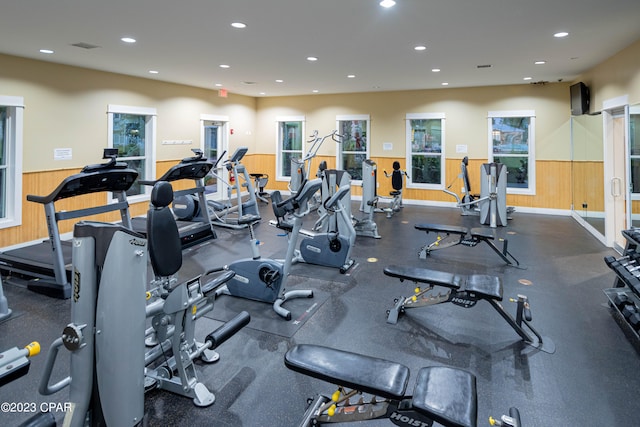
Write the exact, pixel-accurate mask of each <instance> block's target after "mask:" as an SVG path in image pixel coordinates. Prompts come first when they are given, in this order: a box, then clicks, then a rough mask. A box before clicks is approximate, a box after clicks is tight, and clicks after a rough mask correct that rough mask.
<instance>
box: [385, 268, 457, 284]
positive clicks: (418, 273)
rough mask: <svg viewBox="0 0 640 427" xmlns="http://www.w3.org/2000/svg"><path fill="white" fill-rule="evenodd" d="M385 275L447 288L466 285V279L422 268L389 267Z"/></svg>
mask: <svg viewBox="0 0 640 427" xmlns="http://www.w3.org/2000/svg"><path fill="white" fill-rule="evenodd" d="M384 274H385V275H387V276H390V277H395V278H397V279H401V280H411V281H412V282H418V283H429V284H431V285H438V286H445V287H447V288H454V289H458V288H459V287H460V285H461V284H462V283H464V281H463V279H464V277H462V276H458V275H456V274H453V273H447V272H444V271H436V270H429V269H426V268H420V267H408V266H402V265H389V266H387V267H385V268H384Z"/></svg>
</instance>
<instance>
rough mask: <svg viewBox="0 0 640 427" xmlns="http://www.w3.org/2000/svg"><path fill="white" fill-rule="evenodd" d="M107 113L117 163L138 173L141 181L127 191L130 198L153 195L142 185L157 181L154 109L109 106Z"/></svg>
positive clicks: (110, 140) (110, 142)
mask: <svg viewBox="0 0 640 427" xmlns="http://www.w3.org/2000/svg"><path fill="white" fill-rule="evenodd" d="M107 113H108V116H109V126H108V128H109V129H108V132H109V137H108V138H109V139H108V140H109V147H110V148H117V149H118V161H121V162H125V163H127V164H128V165H129V167H130V168H131V169H135V170H137V171H138V180H137V181H136V182H135V183H134V184H133V185H132V186H131V188H130V189H129V190H128V191H127V197H131V196H142V195H145V194H147V193H150V192H151V188H150V187H149V186H145V185H141V184H140V183H139V181H140V180H149V181H152V180H154V179H155V150H154V147H155V129H156V110H155V108H140V107H127V106H123V105H109V109H108V111H107ZM135 199H136V198H135V197H134V198H133V201H134V202H135V201H138V200H135Z"/></svg>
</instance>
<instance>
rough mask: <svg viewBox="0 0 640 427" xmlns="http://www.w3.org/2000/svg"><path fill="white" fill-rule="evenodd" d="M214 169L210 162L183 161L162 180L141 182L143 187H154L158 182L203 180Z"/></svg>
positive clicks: (164, 175)
mask: <svg viewBox="0 0 640 427" xmlns="http://www.w3.org/2000/svg"><path fill="white" fill-rule="evenodd" d="M211 168H213V163H211V162H210V161H208V160H198V161H189V162H185V161H182V162H180V163H178V164H177V165H174V166H171V168H169V170H168V171H166V172H165V173H164V174H163V175H162V176H161V177H160V178H158V179H156V180H154V181H142V180H141V181H139V182H140V184H142V185H150V186H153V185H155V184H156V182H158V181H167V182H173V181H177V180H179V179H202V178H204V177H205V176H207V174H208V173H209V171H210V170H211Z"/></svg>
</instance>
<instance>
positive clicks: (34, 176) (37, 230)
mask: <svg viewBox="0 0 640 427" xmlns="http://www.w3.org/2000/svg"><path fill="white" fill-rule="evenodd" d="M323 160H325V161H326V162H327V164H328V165H329V168H335V157H333V156H318V157H316V158H315V159H314V160H313V163H312V167H311V171H312V173H315V171H316V170H317V168H318V164H319V163H320V162H321V161H323ZM372 160H373V161H374V162H376V164H377V165H378V194H379V195H382V196H386V195H388V194H389V191H391V180H390V179H388V178H385V176H384V174H383V170H384V169H386V170H387V171H391V165H392V164H393V162H394V161H395V160H398V161H400V163H401V164H402V165H403V166H404V167H406V166H405V165H404V163H405V159H404V158H393V157H375V158H372ZM177 161H178V160H167V161H159V162H157V164H156V177H159V176H161V175H162V174H163V173H165V172H166V171H167V170H168V169H169V168H170V167H171V166H173V165H174V164H176V163H177ZM484 162H485V161H484V160H477V159H476V160H473V159H472V160H469V179H470V182H471V187H472V189H473V190H475V189H477V190H478V192H479V189H480V184H479V183H480V165H481V164H482V163H484ZM243 163H244V164H245V166H246V168H247V170H248V171H249V172H250V173H253V172H260V173H266V174H268V175H269V183H268V185H267V190H270V191H271V190H284V191H287V189H288V188H287V182H285V181H276V179H275V177H276V171H275V155H274V154H253V155H247V156H245V158H244V160H243ZM574 165H576V168H575V169H574V184H575V187H576V194H589V193H591V192H594V191H600V190H601V187H602V179H600V180H598V179H596V178H595V177H601V176H602V164H601V162H577V163H574ZM78 172H79V169H61V170H56V171H46V172H33V173H25V174H23V187H22V188H23V189H22V191H23V204H22V226H19V227H11V228H7V229H2V230H0V248H1V247H5V246H11V245H16V244H19V243H23V242H29V241H32V240H37V239H44V238H46V237H47V227H46V223H45V218H44V209H43V208H42V206H41V205H39V204H37V203H32V202H28V201H26V196H27V194H36V195H46V194H49V193H51V191H53V190H54V189H55V188H56V186H57V185H58V184H59V183H60V182H61V181H62V180H63V179H64V178H66V177H67V176H69V175H72V174H74V173H78ZM459 173H460V160H459V159H447V160H446V178H445V184H446V185H450V184H452V183H453V185H452V186H451V189H452V191H454V192H456V193H459V192H460V188H461V186H462V181H460V179H459V178H456V177H457V175H458V174H459ZM580 177H582V178H583V179H580ZM571 178H572V171H571V162H568V161H537V162H536V181H537V182H536V184H537V188H536V195H534V196H527V195H508V196H507V204H508V205H510V206H521V207H528V208H540V209H545V208H546V209H565V210H568V209H570V208H571V182H572V179H571ZM587 178H589V179H587ZM454 181H455V182H454ZM190 186H191V183H189V182H187V181H185V182H175V183H174V187H175V188H176V189H184V188H189V187H190ZM352 194H353V195H361V194H362V191H361V189H360V188H359V187H355V186H354V187H353V188H352ZM106 198H107V195H106V194H104V193H98V194H90V195H85V196H80V197H75V198H73V199H66V200H61V201H59V202H56V210H61V209H66V210H75V209H81V208H83V207H90V206H96V205H101V204H104V203H105V202H106ZM404 199H405V200H412V199H413V200H429V201H439V202H455V200H453V198H452V197H451V196H449V195H448V194H446V193H444V192H443V191H441V190H422V189H410V188H408V189H405V192H404ZM601 202H602V203H604V201H603V200H601ZM592 203H593V204H592ZM147 206H148V204H147V202H140V203H132V204H131V207H130V210H131V215H132V216H138V215H143V214H144V213H145V212H146V210H147ZM578 209H579V207H578ZM634 209H635V208H634ZM589 210H591V211H598V210H604V206H603V205H599V204H598V202H597V201H595V200H594V201H593V202H589ZM638 211H640V207H639V209H638ZM87 219H91V220H95V221H118V220H119V219H120V217H119V213H118V212H110V213H107V214H101V215H95V216H93V217H88V218H87ZM73 224H74V221H62V222H61V223H60V232H61V233H66V232H70V231H72V230H73Z"/></svg>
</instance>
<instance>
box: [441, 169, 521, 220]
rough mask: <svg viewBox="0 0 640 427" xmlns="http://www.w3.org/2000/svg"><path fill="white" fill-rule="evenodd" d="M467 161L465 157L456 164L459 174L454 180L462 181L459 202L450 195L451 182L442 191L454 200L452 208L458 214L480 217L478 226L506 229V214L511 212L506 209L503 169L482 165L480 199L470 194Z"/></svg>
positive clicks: (512, 209)
mask: <svg viewBox="0 0 640 427" xmlns="http://www.w3.org/2000/svg"><path fill="white" fill-rule="evenodd" d="M468 165H469V158H468V157H467V156H465V157H464V158H463V159H462V162H461V163H460V174H459V175H458V178H461V179H462V183H463V187H462V198H460V197H459V196H458V195H457V194H456V193H454V192H453V191H451V190H450V189H451V186H452V185H453V184H454V183H455V181H454V182H452V183H451V184H449V186H447V188H446V189H444V190H443V191H444V192H445V193H447V194H449V195H451V196H453V197H455V199H456V202H457V203H456V205H457V207H459V208H460V210H461V211H462V215H465V216H466V215H477V216H479V217H480V223H481V224H486V225H489V226H491V227H492V228H495V227H497V226H506V225H507V220H508V219H509V218H508V217H507V215H508V214H511V213H513V212H514V211H515V209H514V208H513V207H512V206H510V207H507V204H506V203H507V167H506V166H505V165H503V164H502V163H484V164H483V165H482V166H481V167H480V175H481V178H480V195H479V196H478V195H474V194H472V193H471V184H470V183H469V173H468V171H467V166H468Z"/></svg>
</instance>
